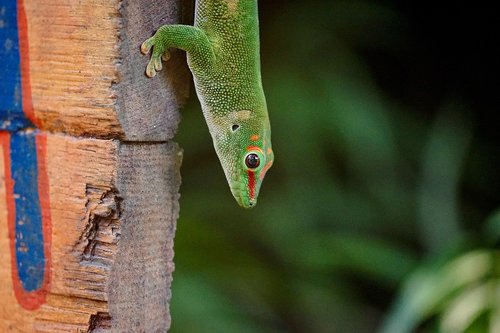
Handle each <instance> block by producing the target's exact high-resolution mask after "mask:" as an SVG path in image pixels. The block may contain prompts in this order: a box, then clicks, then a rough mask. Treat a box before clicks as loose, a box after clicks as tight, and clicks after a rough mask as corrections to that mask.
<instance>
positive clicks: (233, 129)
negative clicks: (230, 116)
mask: <svg viewBox="0 0 500 333" xmlns="http://www.w3.org/2000/svg"><path fill="white" fill-rule="evenodd" d="M238 128H240V125H237V124H235V125H233V126H231V130H232V131H233V132H236V130H238Z"/></svg>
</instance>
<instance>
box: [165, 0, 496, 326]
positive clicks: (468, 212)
mask: <svg viewBox="0 0 500 333" xmlns="http://www.w3.org/2000/svg"><path fill="white" fill-rule="evenodd" d="M494 12H495V11H493V10H492V9H488V8H482V9H480V8H467V7H460V6H458V5H452V6H447V7H446V8H444V7H443V8H442V9H440V8H436V6H435V4H434V3H430V2H429V3H425V2H398V1H332V0H330V1H329V0H325V1H277V0H273V1H266V2H264V1H261V2H260V19H261V43H262V45H261V47H262V50H261V54H262V71H263V83H264V89H265V91H266V95H267V100H268V107H269V112H270V118H271V125H272V129H273V148H274V151H275V156H276V160H275V163H274V166H273V168H272V169H271V170H270V172H269V173H268V175H267V176H266V179H265V181H264V184H263V188H262V190H261V194H260V197H259V203H258V205H257V207H256V208H255V209H253V210H251V211H246V210H243V209H241V208H240V207H238V205H237V204H236V202H235V200H234V199H233V198H232V196H231V193H230V191H229V188H228V185H227V183H226V180H225V177H224V174H223V172H222V168H221V167H220V164H219V161H218V160H217V158H216V155H215V152H214V150H213V147H212V142H211V138H210V135H209V133H208V130H207V127H206V125H205V123H204V120H203V116H202V113H201V111H200V106H199V103H198V101H197V99H196V95H195V93H194V91H193V92H192V93H191V99H190V101H189V103H188V105H187V107H186V108H185V110H184V111H183V121H182V123H181V126H180V129H179V133H178V135H177V138H176V139H177V141H178V142H179V143H180V144H181V146H182V147H183V149H184V153H185V155H184V162H183V166H182V177H183V184H182V188H181V195H182V196H181V215H180V219H179V221H178V226H177V235H176V241H175V252H176V255H175V263H176V271H175V273H174V282H173V290H172V292H173V298H172V303H171V313H172V328H171V330H170V332H173V333H198V332H199V333H202V332H203V333H207V332H208V333H212V332H243V333H247V332H248V333H261V332H262V333H263V332H293V333H299V332H300V333H316V332H318V333H319V332H321V333H322V332H347V333H350V332H361V333H363V332H380V333H404V332H444V333H447V332H450V333H459V332H495V333H498V332H500V256H499V252H498V245H499V240H500V213H498V212H499V211H497V208H499V206H500V205H499V198H500V173H499V170H500V159H499V157H500V155H499V141H498V140H497V137H496V136H497V132H498V126H497V122H495V121H493V120H492V119H491V117H492V116H491V114H492V112H494V110H497V109H498V104H497V103H496V102H494V97H495V96H498V88H499V87H498V85H496V87H495V86H494V85H493V79H497V78H496V75H497V74H498V72H495V70H494V65H495V64H496V63H497V62H498V58H497V56H496V55H494V54H493V51H492V49H493V45H494V44H498V35H497V34H496V33H494V29H493V27H494V20H495V17H494V16H493V15H494ZM495 73H496V74H495ZM497 83H498V81H497Z"/></svg>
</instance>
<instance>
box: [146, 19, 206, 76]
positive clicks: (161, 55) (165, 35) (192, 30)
mask: <svg viewBox="0 0 500 333" xmlns="http://www.w3.org/2000/svg"><path fill="white" fill-rule="evenodd" d="M151 48H153V52H152V55H151V59H150V60H149V63H148V65H147V67H146V75H147V76H149V77H153V76H155V75H156V73H157V72H159V71H160V70H161V69H162V63H161V62H162V60H164V61H167V60H168V59H169V57H170V55H169V52H168V49H169V48H177V49H181V50H184V51H186V52H187V53H188V56H189V57H190V62H191V64H192V66H193V67H194V68H200V69H208V68H209V67H210V66H211V65H212V63H213V59H214V51H213V48H212V45H211V43H210V41H209V39H208V38H207V36H206V34H205V33H204V32H203V30H201V29H199V28H197V27H193V26H189V25H182V24H174V25H164V26H162V27H161V28H160V29H158V31H156V33H155V34H154V36H153V37H151V38H149V39H147V40H146V41H145V42H144V43H142V45H141V52H142V53H143V54H147V53H149V51H150V50H151Z"/></svg>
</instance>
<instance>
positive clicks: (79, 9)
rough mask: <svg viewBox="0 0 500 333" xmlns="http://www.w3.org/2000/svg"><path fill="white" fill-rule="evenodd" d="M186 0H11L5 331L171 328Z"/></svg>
mask: <svg viewBox="0 0 500 333" xmlns="http://www.w3.org/2000/svg"><path fill="white" fill-rule="evenodd" d="M181 16H182V12H181V7H180V1H179V0H155V1H153V0H141V1H128V0H88V1H77V0H74V1H61V0H0V262H1V264H0V332H148V333H149V332H165V331H166V330H167V329H168V328H169V326H170V315H169V308H168V305H169V301H170V283H171V279H172V277H171V275H172V271H173V237H174V233H175V223H176V220H177V216H178V212H179V206H178V196H179V195H178V191H179V186H180V174H179V168H180V164H181V159H182V152H181V150H180V149H179V147H178V146H177V144H175V142H173V141H172V138H173V136H174V134H175V132H176V130H177V125H178V123H179V120H180V116H179V112H178V110H179V107H180V105H181V104H182V103H183V102H184V100H185V99H186V97H187V93H188V81H189V73H188V71H187V68H186V66H185V63H184V59H183V56H182V54H181V53H179V52H178V53H174V57H173V59H171V60H170V61H169V62H168V63H167V64H166V66H165V67H166V68H165V70H164V71H163V72H162V73H161V75H159V77H158V78H155V79H152V80H151V79H147V78H146V77H145V75H144V69H145V66H146V63H147V61H148V58H147V57H146V56H142V55H141V54H140V52H139V46H140V44H141V42H142V41H143V40H144V39H146V38H148V37H150V36H151V35H152V34H153V33H154V30H155V28H157V27H159V26H160V25H162V24H168V23H177V22H179V21H181V19H182V17H181Z"/></svg>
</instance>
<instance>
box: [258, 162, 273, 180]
mask: <svg viewBox="0 0 500 333" xmlns="http://www.w3.org/2000/svg"><path fill="white" fill-rule="evenodd" d="M271 165H273V161H272V160H271V161H269V162H268V163H267V164H266V165H265V166H264V168H262V171H261V172H260V176H259V179H260V180H262V179H264V176H265V175H266V172H267V170H269V168H270V167H271Z"/></svg>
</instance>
